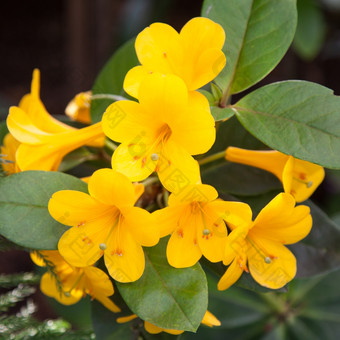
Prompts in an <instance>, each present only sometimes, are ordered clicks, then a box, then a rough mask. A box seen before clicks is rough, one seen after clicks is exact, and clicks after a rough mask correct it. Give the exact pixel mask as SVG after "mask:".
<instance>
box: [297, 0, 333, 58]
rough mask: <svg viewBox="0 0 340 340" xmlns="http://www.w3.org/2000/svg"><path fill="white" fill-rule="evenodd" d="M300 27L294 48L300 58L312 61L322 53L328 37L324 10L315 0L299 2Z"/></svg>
mask: <svg viewBox="0 0 340 340" xmlns="http://www.w3.org/2000/svg"><path fill="white" fill-rule="evenodd" d="M297 9H298V17H299V19H298V25H297V28H296V33H295V37H294V41H293V47H294V49H295V51H296V52H297V53H298V54H299V56H300V57H301V58H303V59H305V60H312V59H313V58H315V57H316V55H317V54H318V53H319V52H320V50H321V47H322V44H323V42H324V39H325V35H326V29H327V27H326V23H325V19H324V17H323V13H322V10H321V8H320V6H319V4H318V3H317V2H316V1H315V0H298V1H297Z"/></svg>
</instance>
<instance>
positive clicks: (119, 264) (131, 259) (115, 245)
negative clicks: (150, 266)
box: [104, 228, 145, 282]
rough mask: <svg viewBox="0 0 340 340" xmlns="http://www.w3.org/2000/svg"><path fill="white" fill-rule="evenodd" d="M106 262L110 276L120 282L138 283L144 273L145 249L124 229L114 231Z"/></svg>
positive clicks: (105, 258)
mask: <svg viewBox="0 0 340 340" xmlns="http://www.w3.org/2000/svg"><path fill="white" fill-rule="evenodd" d="M104 260H105V265H106V268H107V270H108V272H109V274H110V275H111V277H112V278H113V279H115V280H116V281H118V282H133V281H136V280H138V279H139V278H140V277H141V276H142V274H143V272H144V267H145V258H144V252H143V249H142V247H141V246H140V245H139V244H138V243H137V242H136V241H135V240H134V239H133V237H132V235H131V234H130V233H129V232H128V231H126V230H124V229H123V228H116V229H114V230H113V233H112V235H111V237H110V239H109V240H108V244H107V251H105V255H104Z"/></svg>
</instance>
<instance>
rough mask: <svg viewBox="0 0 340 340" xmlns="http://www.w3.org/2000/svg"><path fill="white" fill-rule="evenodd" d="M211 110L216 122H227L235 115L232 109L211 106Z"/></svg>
mask: <svg viewBox="0 0 340 340" xmlns="http://www.w3.org/2000/svg"><path fill="white" fill-rule="evenodd" d="M210 110H211V114H212V116H213V117H214V119H215V122H218V121H221V120H222V121H223V120H226V119H228V118H230V117H232V116H233V115H234V114H235V112H234V111H233V110H232V109H231V108H230V107H224V108H221V107H218V106H210Z"/></svg>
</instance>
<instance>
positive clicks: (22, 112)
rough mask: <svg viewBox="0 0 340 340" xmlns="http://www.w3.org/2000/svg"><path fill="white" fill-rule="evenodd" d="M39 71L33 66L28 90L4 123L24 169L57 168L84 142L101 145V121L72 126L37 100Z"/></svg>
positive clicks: (17, 162)
mask: <svg viewBox="0 0 340 340" xmlns="http://www.w3.org/2000/svg"><path fill="white" fill-rule="evenodd" d="M39 79H40V73H39V70H34V72H33V80H32V86H31V93H29V94H27V95H25V96H24V97H23V98H22V100H21V101H20V103H19V107H16V106H13V107H11V108H10V113H9V115H8V117H7V127H8V129H9V131H10V133H11V134H12V135H13V137H14V138H15V139H16V140H17V141H18V142H19V143H20V145H19V147H18V150H17V152H16V164H17V166H18V167H19V168H20V170H21V171H25V170H52V171H56V170H58V167H59V165H60V163H61V160H62V158H63V157H64V156H65V155H66V154H68V153H69V152H71V151H73V150H75V149H77V148H79V147H81V146H83V145H91V146H103V142H104V134H103V131H102V127H101V124H100V123H98V124H95V125H92V126H89V127H86V128H83V129H75V128H73V127H71V126H68V125H66V124H64V123H62V122H60V121H58V120H57V119H55V118H53V117H52V116H51V115H50V114H49V113H48V112H47V111H46V109H45V107H44V105H43V103H42V102H41V100H40V96H39V90H40V80H39Z"/></svg>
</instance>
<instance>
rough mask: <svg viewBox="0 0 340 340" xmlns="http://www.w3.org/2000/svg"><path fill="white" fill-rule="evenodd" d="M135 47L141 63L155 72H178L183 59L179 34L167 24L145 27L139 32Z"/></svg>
mask: <svg viewBox="0 0 340 340" xmlns="http://www.w3.org/2000/svg"><path fill="white" fill-rule="evenodd" d="M135 48H136V53H137V57H138V59H139V61H140V63H141V64H142V65H143V66H145V67H146V68H147V69H150V70H152V71H154V72H161V73H163V74H167V73H177V72H178V70H177V68H178V65H180V64H181V62H182V60H183V55H182V50H181V46H180V42H179V34H178V33H177V32H176V31H175V30H174V29H173V28H172V27H171V26H169V25H166V24H162V23H154V24H152V25H150V27H147V28H145V29H144V30H143V31H142V32H141V33H139V34H138V36H137V38H136V43H135Z"/></svg>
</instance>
